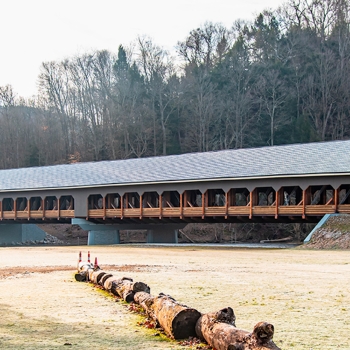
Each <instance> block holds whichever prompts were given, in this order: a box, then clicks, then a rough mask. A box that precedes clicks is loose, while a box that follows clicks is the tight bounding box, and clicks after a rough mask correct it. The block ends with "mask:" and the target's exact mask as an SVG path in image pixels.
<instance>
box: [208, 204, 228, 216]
mask: <svg viewBox="0 0 350 350" xmlns="http://www.w3.org/2000/svg"><path fill="white" fill-rule="evenodd" d="M205 215H206V216H226V215H227V213H226V207H224V206H222V207H206V208H205Z"/></svg>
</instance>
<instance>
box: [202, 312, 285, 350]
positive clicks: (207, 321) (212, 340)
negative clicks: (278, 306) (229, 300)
mask: <svg viewBox="0 0 350 350" xmlns="http://www.w3.org/2000/svg"><path fill="white" fill-rule="evenodd" d="M196 334H197V337H198V338H200V339H201V340H202V341H206V342H207V343H208V344H209V345H210V346H212V347H213V348H215V349H216V350H248V349H249V350H258V349H259V350H281V349H280V348H279V347H278V346H277V345H276V344H275V343H274V342H273V341H272V338H273V334H274V326H273V325H272V324H270V323H267V322H259V323H258V324H256V325H255V327H254V329H253V332H248V331H245V330H242V329H238V328H236V327H235V317H234V313H233V310H232V309H231V308H230V307H228V308H225V309H222V310H220V311H218V312H212V313H208V314H204V315H202V316H201V317H200V318H199V319H198V321H197V324H196Z"/></svg>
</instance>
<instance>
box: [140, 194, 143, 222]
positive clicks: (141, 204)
mask: <svg viewBox="0 0 350 350" xmlns="http://www.w3.org/2000/svg"><path fill="white" fill-rule="evenodd" d="M142 206H143V203H142V194H140V220H141V219H142Z"/></svg>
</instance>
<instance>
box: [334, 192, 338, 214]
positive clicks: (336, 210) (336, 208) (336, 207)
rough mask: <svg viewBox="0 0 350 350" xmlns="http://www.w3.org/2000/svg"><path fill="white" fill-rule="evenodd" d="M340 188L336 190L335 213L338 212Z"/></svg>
mask: <svg viewBox="0 0 350 350" xmlns="http://www.w3.org/2000/svg"><path fill="white" fill-rule="evenodd" d="M338 198H339V188H336V189H334V212H335V213H337V212H338V201H339V199H338Z"/></svg>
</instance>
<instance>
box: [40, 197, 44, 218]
mask: <svg viewBox="0 0 350 350" xmlns="http://www.w3.org/2000/svg"><path fill="white" fill-rule="evenodd" d="M41 207H42V208H43V217H42V220H44V219H45V197H44V198H43V199H41Z"/></svg>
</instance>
